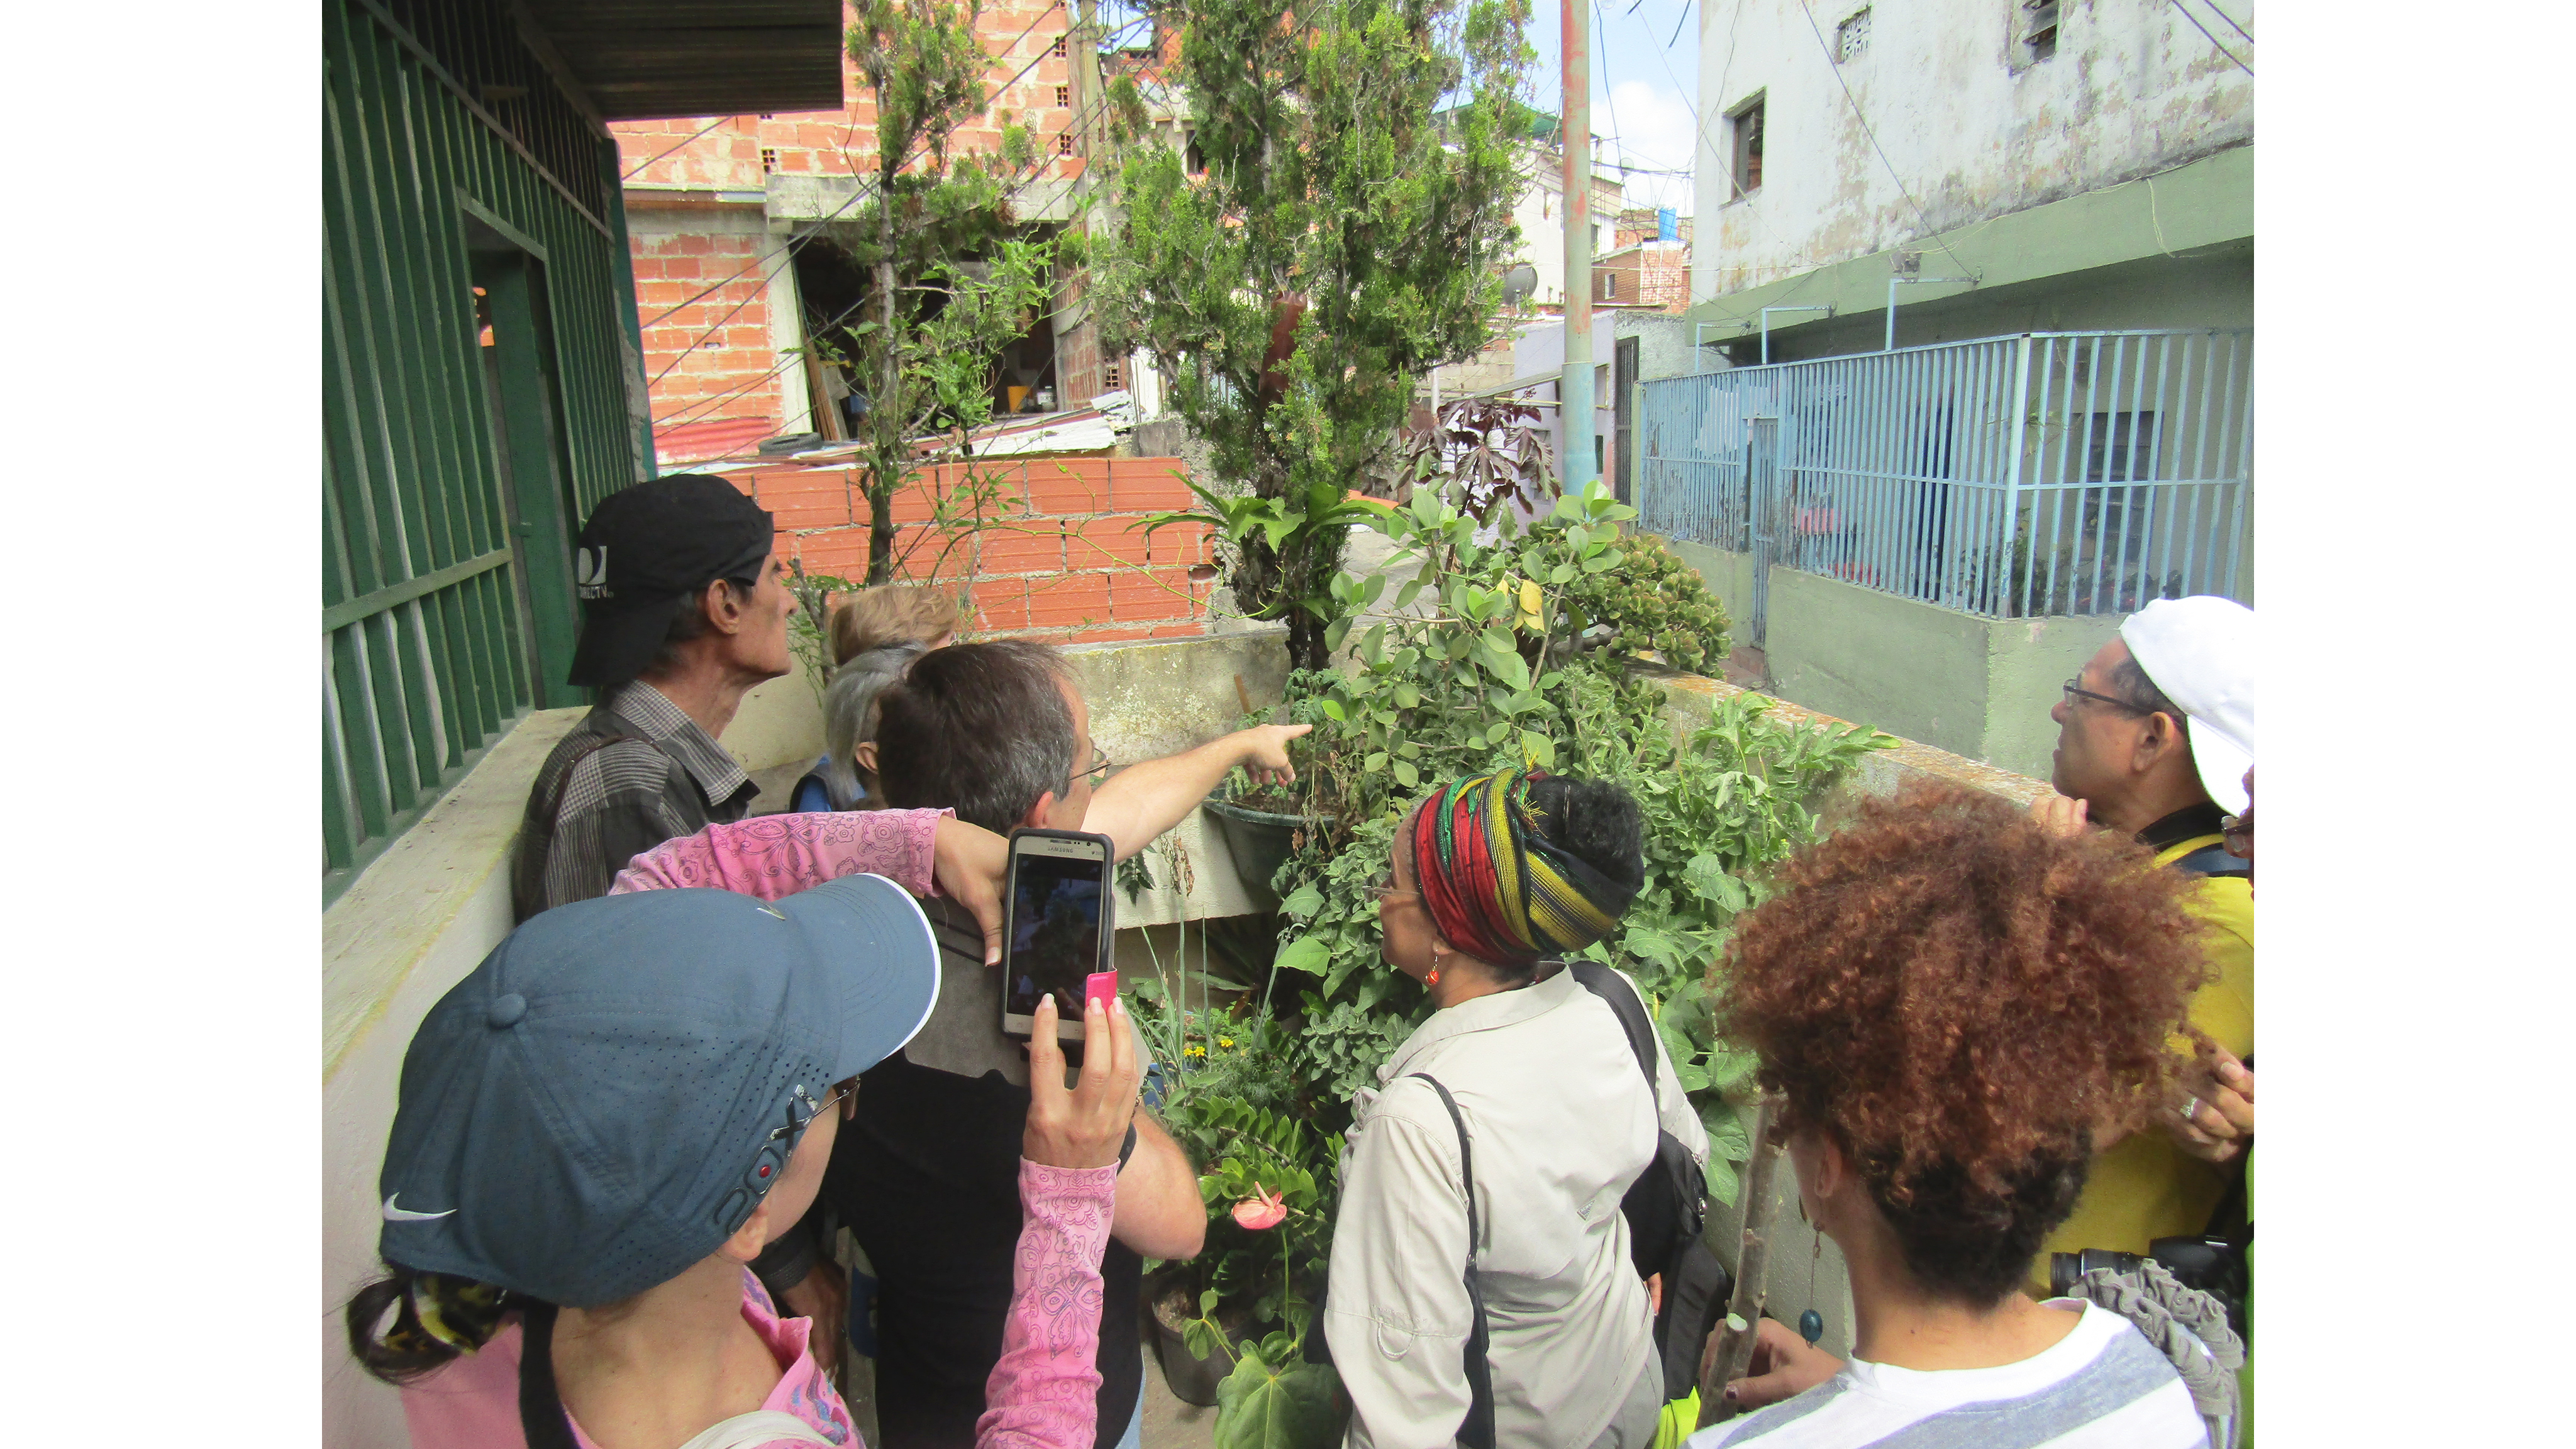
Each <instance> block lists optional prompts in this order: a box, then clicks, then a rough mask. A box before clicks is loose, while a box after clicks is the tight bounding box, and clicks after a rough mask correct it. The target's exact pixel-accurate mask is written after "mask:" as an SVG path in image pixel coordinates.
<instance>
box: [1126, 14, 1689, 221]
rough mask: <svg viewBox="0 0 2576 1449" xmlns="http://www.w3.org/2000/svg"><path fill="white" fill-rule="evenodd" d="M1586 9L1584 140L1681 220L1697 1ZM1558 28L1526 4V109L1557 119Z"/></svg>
mask: <svg viewBox="0 0 2576 1449" xmlns="http://www.w3.org/2000/svg"><path fill="white" fill-rule="evenodd" d="M1592 3H1593V4H1594V13H1595V18H1594V20H1593V22H1592V133H1593V134H1594V135H1596V136H1599V137H1601V138H1603V140H1604V141H1605V143H1607V144H1606V148H1605V151H1604V154H1605V155H1608V156H1616V157H1617V158H1619V159H1620V160H1622V161H1625V162H1627V163H1629V164H1630V165H1631V166H1633V167H1637V168H1643V170H1642V171H1639V172H1635V173H1632V174H1630V176H1629V178H1628V198H1629V201H1630V203H1631V204H1632V205H1636V206H1669V207H1672V208H1674V209H1675V210H1677V211H1679V212H1681V213H1682V214H1683V215H1684V216H1688V215H1689V214H1690V210H1691V181H1690V169H1691V165H1692V162H1693V160H1694V156H1693V153H1692V139H1693V137H1694V135H1695V134H1696V132H1697V128H1698V124H1699V117H1698V113H1697V109H1696V108H1697V106H1698V104H1699V5H1698V3H1697V0H1592ZM1100 13H1101V17H1102V23H1103V24H1104V25H1107V26H1116V25H1118V24H1120V23H1121V22H1123V21H1126V20H1128V19H1130V18H1132V17H1133V16H1134V15H1135V13H1136V12H1135V9H1134V7H1132V6H1131V5H1128V4H1125V3H1123V0H1106V3H1104V4H1103V5H1102V6H1101V11H1100ZM1685 16H1687V17H1688V18H1687V19H1685V18H1684V17H1685ZM1564 23H1565V21H1564V12H1563V10H1562V9H1561V8H1560V0H1534V3H1533V5H1532V7H1531V12H1530V26H1529V33H1530V44H1531V45H1532V46H1534V47H1536V49H1537V50H1538V61H1537V64H1535V65H1534V66H1532V67H1531V74H1530V103H1531V104H1532V105H1534V106H1536V107H1538V108H1539V109H1540V110H1542V111H1548V112H1555V111H1557V110H1558V103H1559V101H1560V100H1561V99H1562V98H1563V95H1564V88H1563V87H1562V86H1561V85H1560V84H1559V80H1560V76H1559V64H1558V59H1557V58H1558V56H1559V54H1560V53H1561V47H1560V45H1559V41H1560V40H1561V39H1562V38H1563V34H1564V31H1563V27H1564ZM1676 28H1678V30H1679V38H1678V39H1676V38H1675V31H1676ZM1134 33H1135V34H1138V35H1141V34H1142V33H1143V32H1142V30H1141V29H1139V30H1138V31H1136V32H1134ZM1650 172H1671V173H1677V174H1671V175H1657V174H1647V173H1650Z"/></svg>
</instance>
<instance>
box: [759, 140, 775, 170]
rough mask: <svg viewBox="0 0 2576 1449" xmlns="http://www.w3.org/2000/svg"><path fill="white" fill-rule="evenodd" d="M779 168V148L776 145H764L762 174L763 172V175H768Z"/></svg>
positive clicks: (761, 155) (761, 154) (761, 160)
mask: <svg viewBox="0 0 2576 1449" xmlns="http://www.w3.org/2000/svg"><path fill="white" fill-rule="evenodd" d="M777 169H778V148H777V147H775V146H763V147H761V148H760V174H761V175H763V176H766V175H768V174H769V173H771V172H772V171H775V170H777Z"/></svg>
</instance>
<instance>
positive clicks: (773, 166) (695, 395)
mask: <svg viewBox="0 0 2576 1449" xmlns="http://www.w3.org/2000/svg"><path fill="white" fill-rule="evenodd" d="M844 13H845V14H846V12H844ZM1076 29H1077V25H1076V20H1075V18H1074V16H1073V14H1072V13H1071V12H1070V11H1069V10H1068V8H1067V7H1066V6H1065V5H1063V4H1060V3H1053V0H1046V3H1032V0H986V4H985V6H984V8H983V11H982V13H981V16H980V19H979V21H978V24H977V30H978V33H979V35H980V36H981V37H982V38H983V41H984V45H985V49H986V51H987V53H989V54H990V55H991V56H992V61H993V63H992V68H991V70H990V71H989V72H988V74H987V85H988V87H989V89H990V94H991V96H992V101H991V108H990V109H989V110H988V111H987V112H986V113H985V115H984V117H983V118H982V124H981V125H980V126H975V127H970V128H968V129H966V130H964V131H961V132H960V133H959V135H958V136H957V138H956V149H957V151H958V152H961V153H980V154H989V153H992V152H994V151H996V150H998V148H999V146H1000V143H1001V129H1000V127H1001V118H1002V117H1003V116H1005V115H1008V116H1010V117H1011V118H1013V119H1016V120H1018V121H1019V122H1020V123H1022V124H1024V125H1026V126H1027V127H1028V128H1029V130H1030V131H1031V133H1032V134H1033V136H1034V137H1035V138H1036V140H1037V142H1038V144H1039V147H1040V151H1041V159H1040V161H1039V163H1038V166H1037V168H1036V172H1035V174H1033V175H1027V176H1026V177H1025V180H1024V184H1022V185H1021V187H1020V189H1019V190H1018V192H1017V194H1016V196H1015V198H1014V205H1013V211H1014V213H1015V215H1016V216H1017V218H1018V219H1019V220H1020V221H1021V222H1022V223H1023V224H1025V225H1028V226H1031V227H1035V228H1042V229H1043V228H1053V227H1060V226H1062V225H1063V224H1064V223H1065V222H1067V221H1069V220H1070V219H1072V217H1073V216H1074V215H1075V213H1076V209H1077V206H1078V199H1077V194H1078V191H1079V183H1080V178H1081V177H1082V175H1083V172H1084V169H1085V166H1086V164H1087V160H1088V157H1089V154H1090V152H1091V151H1092V149H1093V148H1092V145H1091V144H1090V136H1088V135H1086V134H1085V132H1086V123H1088V126H1089V128H1090V130H1091V132H1092V134H1096V132H1097V122H1098V119H1099V116H1100V110H1101V108H1100V106H1099V105H1098V104H1097V98H1098V96H1099V94H1100V67H1099V64H1098V63H1097V61H1096V60H1095V59H1092V58H1090V56H1096V50H1090V48H1089V47H1086V46H1085V45H1083V44H1082V43H1081V42H1080V41H1079V40H1078V39H1077V37H1076ZM1087 50H1089V51H1090V56H1087V55H1086V51H1087ZM841 65H842V95H843V97H844V98H845V99H844V104H843V105H842V107H841V108H840V109H838V110H832V111H799V112H779V113H776V114H773V115H746V116H722V117H708V116H699V117H690V118H680V119H672V120H660V121H630V122H621V123H618V124H615V125H612V126H611V127H610V128H609V129H610V130H611V131H612V132H613V133H614V134H615V135H616V137H617V142H618V148H619V151H620V153H621V155H622V158H623V159H622V166H623V172H624V176H625V193H626V215H627V228H628V234H629V236H630V238H631V244H632V247H633V252H634V258H635V283H636V305H637V310H638V314H639V320H640V321H641V322H642V324H643V337H644V371H645V376H646V377H647V378H648V379H650V391H651V398H652V409H653V423H654V438H655V446H656V450H657V452H658V453H659V454H660V459H661V462H662V463H663V464H664V465H665V466H672V465H678V464H684V463H688V462H692V461H697V460H702V459H707V458H714V457H723V456H728V455H733V454H739V453H742V452H744V451H747V450H748V449H750V448H752V447H753V446H754V445H755V444H757V443H758V442H759V440H761V439H763V438H767V437H770V436H773V435H776V434H782V433H803V432H819V433H821V434H823V435H824V436H825V437H826V438H831V437H836V436H839V435H840V433H841V431H842V429H841V428H840V427H839V426H838V425H837V422H838V420H837V418H836V416H835V409H836V408H837V406H838V397H839V396H840V389H838V388H837V387H836V386H835V383H834V380H832V379H829V378H827V377H825V376H824V375H823V369H821V368H820V367H814V366H809V365H808V364H806V363H805V362H804V361H803V360H802V359H801V358H799V357H797V356H795V355H793V354H792V353H791V351H790V350H791V349H794V348H797V347H800V346H801V345H802V344H803V343H804V341H805V338H806V336H807V333H808V330H809V329H811V328H815V327H818V326H821V325H824V324H828V323H829V322H831V321H833V320H834V319H835V318H836V317H839V316H845V315H847V313H848V310H849V309H850V308H852V307H854V306H855V305H856V304H857V301H858V299H859V295H860V291H861V287H862V280H861V278H860V276H859V275H858V272H857V270H856V268H854V267H853V266H852V265H851V264H850V263H849V262H848V261H847V260H846V259H845V258H844V257H843V256H842V255H841V254H840V253H839V251H838V250H837V249H836V248H835V247H834V246H832V245H831V234H832V230H833V228H835V227H837V226H844V225H847V224H849V220H850V219H851V218H854V217H855V216H856V215H857V214H858V213H859V211H860V209H861V207H862V205H863V198H862V196H861V194H860V185H861V183H860V179H859V178H860V177H862V176H863V175H865V174H867V173H869V172H871V171H872V170H873V169H874V167H875V165H876V107H875V104H874V102H873V100H872V99H871V98H870V97H869V95H868V92H867V88H866V86H865V84H864V82H863V81H862V80H861V79H860V77H859V76H858V74H857V70H856V68H855V67H854V66H853V65H852V64H851V63H850V61H849V59H848V57H847V56H846V55H844V56H843V58H842V62H841ZM1093 334H1094V329H1093V328H1092V326H1091V325H1090V323H1089V322H1088V321H1087V320H1086V319H1085V318H1084V317H1083V315H1082V310H1081V307H1080V301H1079V287H1078V285H1077V284H1076V283H1075V282H1074V280H1073V279H1071V278H1068V279H1066V282H1065V284H1064V286H1063V288H1062V290H1061V291H1060V292H1059V295H1058V305H1057V307H1056V308H1055V309H1054V310H1053V312H1052V313H1051V314H1050V315H1049V316H1046V317H1041V318H1039V319H1037V320H1036V322H1035V323H1034V325H1033V326H1032V328H1031V330H1030V332H1029V333H1028V334H1027V335H1026V336H1024V337H1023V338H1022V339H1021V340H1020V342H1019V343H1018V344H1016V345H1015V346H1014V347H1013V348H1012V349H1011V351H1010V353H1009V355H1008V356H1007V357H1006V358H1005V359H1004V362H1003V371H1004V379H1003V380H1004V382H1005V383H1006V384H1007V385H1010V386H1017V387H1021V388H1024V389H1025V393H1024V394H1023V397H1024V400H1025V401H1026V402H1028V403H1030V404H1035V403H1036V402H1038V401H1040V400H1051V401H1052V402H1053V403H1054V405H1055V406H1057V407H1073V406H1080V405H1082V404H1085V403H1088V402H1089V401H1090V399H1091V398H1092V397H1093V396H1095V395H1097V394H1099V393H1101V392H1105V391H1109V390H1111V389H1113V388H1115V387H1117V386H1118V383H1117V382H1115V381H1109V380H1107V379H1106V378H1105V377H1104V368H1103V366H1102V362H1101V359H1100V356H1099V347H1098V344H1097V342H1096V340H1095V338H1094V335H1093Z"/></svg>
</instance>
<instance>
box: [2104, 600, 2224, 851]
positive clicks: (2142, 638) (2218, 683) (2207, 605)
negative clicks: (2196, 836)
mask: <svg viewBox="0 0 2576 1449" xmlns="http://www.w3.org/2000/svg"><path fill="white" fill-rule="evenodd" d="M2120 638H2121V640H2122V642H2124V643H2126V644H2127V645H2128V646H2129V653H2130V655H2131V656H2132V657H2134V658H2135V659H2136V660H2137V661H2138V667H2139V668H2140V669H2143V670H2145V671H2146V672H2147V678H2148V679H2150V680H2152V681H2154V683H2155V686H2156V688H2158V689H2160V690H2163V691H2164V694H2165V698H2167V699H2170V700H2172V701H2173V702H2174V703H2175V704H2176V705H2178V706H2180V707H2181V709H2182V712H2183V713H2184V714H2185V715H2186V716H2188V717H2189V718H2190V721H2191V725H2190V733H2191V759H2192V763H2193V764H2194V765H2195V766H2197V767H2198V768H2199V771H2200V784H2201V788H2203V789H2205V790H2207V791H2208V792H2209V798H2210V799H2212V800H2214V801H2216V802H2218V808H2219V809H2221V810H2224V811H2226V812H2227V813H2228V814H2230V815H2242V814H2244V813H2245V806H2246V804H2247V803H2248V802H2247V800H2246V797H2245V771H2246V770H2247V769H2248V768H2249V767H2251V766H2252V765H2253V763H2254V611H2253V610H2252V609H2249V608H2247V607H2245V606H2244V605H2243V604H2240V603H2238V602H2236V601H2235V600H2234V599H2222V598H2220V597H2218V596H2217V595H2215V594H2195V595H2193V596H2192V597H2190V598H2188V599H2158V600H2156V601H2155V602H2154V603H2152V604H2149V605H2147V606H2146V607H2145V608H2143V609H2140V610H2139V611H2138V612H2136V613H2134V614H2131V615H2130V616H2129V617H2128V618H2127V619H2126V620H2125V621H2123V622H2122V623H2121V625H2120Z"/></svg>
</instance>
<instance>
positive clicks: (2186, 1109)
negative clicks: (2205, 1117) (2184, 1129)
mask: <svg viewBox="0 0 2576 1449" xmlns="http://www.w3.org/2000/svg"><path fill="white" fill-rule="evenodd" d="M2199 1112H2200V1099H2199V1098H2198V1097H2194V1098H2192V1099H2191V1100H2190V1101H2188V1102H2185V1103H2183V1104H2182V1120H2184V1121H2186V1122H2188V1121H2190V1120H2191V1119H2192V1118H2193V1117H2195V1116H2197V1115H2199Z"/></svg>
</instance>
